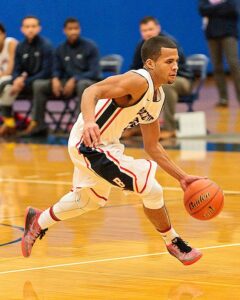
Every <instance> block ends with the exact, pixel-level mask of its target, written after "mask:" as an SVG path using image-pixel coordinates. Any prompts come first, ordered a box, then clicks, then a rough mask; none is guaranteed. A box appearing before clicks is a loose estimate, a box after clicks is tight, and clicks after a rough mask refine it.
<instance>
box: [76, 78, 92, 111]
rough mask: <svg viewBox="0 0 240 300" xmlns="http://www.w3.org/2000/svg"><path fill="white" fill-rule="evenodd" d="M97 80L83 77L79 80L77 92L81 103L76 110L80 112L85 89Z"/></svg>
mask: <svg viewBox="0 0 240 300" xmlns="http://www.w3.org/2000/svg"><path fill="white" fill-rule="evenodd" d="M95 82H96V81H93V80H90V79H81V80H79V81H78V82H77V86H76V92H77V96H78V99H79V105H78V106H77V110H76V112H77V113H79V112H80V106H81V100H82V94H83V92H84V90H85V89H86V88H87V87H89V86H90V85H92V84H94V83H95Z"/></svg>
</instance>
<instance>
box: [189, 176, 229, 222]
mask: <svg viewBox="0 0 240 300" xmlns="http://www.w3.org/2000/svg"><path fill="white" fill-rule="evenodd" d="M223 203H224V194H223V191H222V190H221V188H220V187H219V186H218V185H217V184H216V183H215V182H213V181H211V180H210V179H199V180H196V181H194V182H193V183H191V184H190V185H189V186H188V187H187V189H186V190H185V193H184V205H185V208H186V210H187V211H188V213H189V214H190V215H191V216H192V217H194V218H196V219H198V220H210V219H212V218H214V217H216V216H217V215H218V214H219V213H220V212H221V210H222V208H223Z"/></svg>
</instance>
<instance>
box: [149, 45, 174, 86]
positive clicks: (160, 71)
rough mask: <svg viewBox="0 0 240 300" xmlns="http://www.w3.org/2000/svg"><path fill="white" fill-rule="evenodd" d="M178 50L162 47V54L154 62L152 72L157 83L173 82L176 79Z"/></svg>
mask: <svg viewBox="0 0 240 300" xmlns="http://www.w3.org/2000/svg"><path fill="white" fill-rule="evenodd" d="M178 59H179V57H178V51H177V49H176V48H175V49H172V48H162V49H161V55H160V56H159V57H158V59H157V60H156V61H155V62H153V64H152V74H153V77H154V81H155V82H156V83H157V84H171V83H173V82H174V81H175V79H176V76H177V71H178Z"/></svg>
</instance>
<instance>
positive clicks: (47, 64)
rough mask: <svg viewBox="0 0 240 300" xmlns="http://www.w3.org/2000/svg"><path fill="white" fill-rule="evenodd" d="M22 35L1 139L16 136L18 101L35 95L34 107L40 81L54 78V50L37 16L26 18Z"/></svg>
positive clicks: (5, 108) (4, 113) (4, 115)
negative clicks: (52, 73) (13, 112)
mask: <svg viewBox="0 0 240 300" xmlns="http://www.w3.org/2000/svg"><path fill="white" fill-rule="evenodd" d="M21 31H22V33H23V35H24V36H25V39H24V40H23V41H22V42H20V43H19V44H18V45H17V48H16V53H15V62H14V70H13V74H12V77H13V78H12V85H11V89H10V93H9V99H8V100H7V101H6V103H7V105H5V106H4V107H3V108H2V116H3V119H4V124H3V127H4V128H2V131H1V135H7V134H10V133H13V132H14V128H15V121H14V118H13V116H12V106H13V102H14V100H15V98H17V97H18V96H19V95H20V94H21V95H33V103H35V102H36V101H37V90H38V86H39V84H40V83H41V80H42V79H47V78H50V77H51V71H52V60H53V48H52V46H51V44H50V42H49V41H48V40H47V39H45V38H43V37H41V36H40V35H39V34H40V32H41V26H40V20H39V19H38V18H37V17H35V16H26V17H24V18H23V20H22V26H21Z"/></svg>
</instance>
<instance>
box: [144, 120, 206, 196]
mask: <svg viewBox="0 0 240 300" xmlns="http://www.w3.org/2000/svg"><path fill="white" fill-rule="evenodd" d="M140 127H141V132H142V136H143V143H144V149H145V151H146V152H147V153H148V154H149V156H150V157H151V158H152V159H153V160H154V161H156V162H157V164H158V165H159V166H160V167H161V168H162V169H163V170H164V171H166V172H167V173H168V174H169V175H171V176H172V177H174V178H176V179H177V180H178V181H179V182H180V185H181V187H182V189H183V190H185V189H186V187H187V185H188V184H190V183H191V182H193V181H195V180H197V179H199V178H201V177H199V176H193V175H188V174H187V173H186V172H185V171H184V170H182V169H181V168H180V167H179V166H177V165H176V164H175V163H174V161H173V160H171V158H170V157H169V155H168V154H167V152H166V151H165V150H164V148H163V147H162V145H161V144H160V143H159V137H160V126H159V120H156V121H154V122H153V123H150V124H141V125H140Z"/></svg>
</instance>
